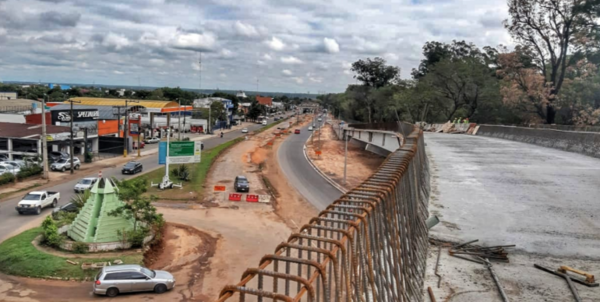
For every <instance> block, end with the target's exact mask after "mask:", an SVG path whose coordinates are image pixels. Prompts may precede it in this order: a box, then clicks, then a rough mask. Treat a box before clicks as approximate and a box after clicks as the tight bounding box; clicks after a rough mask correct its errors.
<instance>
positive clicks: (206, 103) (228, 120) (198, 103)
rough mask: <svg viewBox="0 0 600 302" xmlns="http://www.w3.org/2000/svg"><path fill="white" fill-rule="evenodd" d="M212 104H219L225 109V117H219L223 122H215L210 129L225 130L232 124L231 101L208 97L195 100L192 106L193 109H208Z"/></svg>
mask: <svg viewBox="0 0 600 302" xmlns="http://www.w3.org/2000/svg"><path fill="white" fill-rule="evenodd" d="M214 102H221V103H222V104H223V106H224V107H225V117H220V118H222V119H225V120H224V121H223V120H222V121H215V124H214V125H212V129H219V128H225V127H227V126H228V125H231V124H233V101H231V100H228V99H224V98H217V97H209V98H203V99H195V100H194V103H193V104H194V108H210V105H211V104H212V103H214Z"/></svg>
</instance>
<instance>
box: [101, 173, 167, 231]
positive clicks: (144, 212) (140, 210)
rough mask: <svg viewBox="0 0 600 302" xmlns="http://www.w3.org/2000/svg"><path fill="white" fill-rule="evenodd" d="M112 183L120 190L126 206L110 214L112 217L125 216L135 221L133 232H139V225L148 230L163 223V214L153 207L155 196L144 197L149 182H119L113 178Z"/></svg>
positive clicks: (120, 196)
mask: <svg viewBox="0 0 600 302" xmlns="http://www.w3.org/2000/svg"><path fill="white" fill-rule="evenodd" d="M112 181H113V182H114V183H115V185H116V186H117V187H118V188H119V193H118V194H119V198H120V199H121V200H122V201H123V202H124V204H123V205H122V206H120V207H118V208H116V209H114V210H112V211H110V212H109V213H108V215H111V216H125V217H127V218H128V219H133V221H134V224H133V231H134V232H135V231H136V230H137V226H138V224H139V225H140V226H141V227H143V228H144V230H148V229H149V228H151V227H153V226H155V225H156V224H161V223H162V221H163V218H162V214H158V213H157V212H156V208H155V207H154V206H153V205H152V201H154V200H155V199H156V197H155V196H150V197H145V196H142V194H143V193H144V192H146V190H147V187H148V181H147V180H146V179H145V178H142V179H131V180H122V181H119V180H117V179H116V178H113V179H112Z"/></svg>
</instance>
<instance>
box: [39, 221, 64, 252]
mask: <svg viewBox="0 0 600 302" xmlns="http://www.w3.org/2000/svg"><path fill="white" fill-rule="evenodd" d="M42 232H43V234H44V241H43V243H44V244H46V245H47V246H51V247H54V248H58V247H60V244H61V243H62V242H63V237H62V236H61V235H60V234H59V233H58V227H57V226H56V223H55V222H54V220H53V219H52V217H50V216H48V217H46V219H44V222H42Z"/></svg>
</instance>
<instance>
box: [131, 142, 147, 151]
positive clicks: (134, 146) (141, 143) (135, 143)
mask: <svg viewBox="0 0 600 302" xmlns="http://www.w3.org/2000/svg"><path fill="white" fill-rule="evenodd" d="M144 147H146V143H144V142H140V148H142V149H144ZM133 149H134V150H135V149H137V142H133Z"/></svg>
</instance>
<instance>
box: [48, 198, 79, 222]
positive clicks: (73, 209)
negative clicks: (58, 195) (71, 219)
mask: <svg viewBox="0 0 600 302" xmlns="http://www.w3.org/2000/svg"><path fill="white" fill-rule="evenodd" d="M77 211H79V208H78V207H77V205H76V204H74V203H72V202H69V203H67V204H65V205H62V206H60V207H58V208H54V209H53V210H52V218H54V219H57V218H58V213H60V212H73V213H74V212H77Z"/></svg>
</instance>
